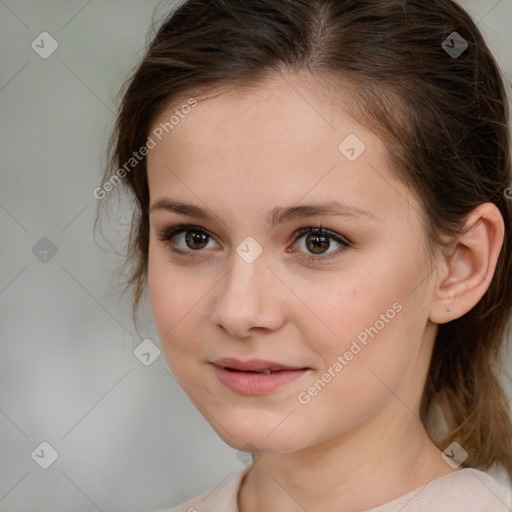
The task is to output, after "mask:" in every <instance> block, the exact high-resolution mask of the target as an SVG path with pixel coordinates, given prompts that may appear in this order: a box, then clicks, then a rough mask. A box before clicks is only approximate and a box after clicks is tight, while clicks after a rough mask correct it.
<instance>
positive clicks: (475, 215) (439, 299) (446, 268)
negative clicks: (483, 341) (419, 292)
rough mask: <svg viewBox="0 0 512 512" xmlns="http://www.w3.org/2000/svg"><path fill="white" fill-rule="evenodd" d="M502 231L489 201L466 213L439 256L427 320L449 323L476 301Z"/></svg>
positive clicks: (488, 275)
mask: <svg viewBox="0 0 512 512" xmlns="http://www.w3.org/2000/svg"><path fill="white" fill-rule="evenodd" d="M504 233H505V227H504V222H503V217H502V215H501V213H500V211H499V209H498V208H497V207H496V205H494V204H493V203H484V204H481V205H479V206H477V207H476V208H475V209H474V210H473V211H472V212H471V213H470V214H469V215H468V217H467V220H466V223H465V225H464V229H463V232H462V234H461V235H459V236H458V237H457V239H456V240H455V242H454V243H453V245H452V246H451V250H450V251H446V252H441V255H440V256H439V258H440V260H439V261H438V268H439V269H440V271H439V272H438V276H439V279H438V282H437V283H436V288H435V290H434V291H433V293H434V296H433V301H432V306H431V311H430V315H429V319H430V321H432V322H434V323H437V324H443V323H446V322H450V321H451V320H455V319H456V318H460V317H461V316H463V315H465V314H466V313H467V312H468V311H470V310H471V309H472V308H473V307H474V306H475V305H476V304H478V302H479V301H480V299H481V298H482V297H483V295H484V294H485V292H486V291H487V289H488V288H489V285H490V284H491V281H492V278H493V276H494V271H495V269H496V263H497V261H498V257H499V254H500V251H501V247H502V245H503V237H504Z"/></svg>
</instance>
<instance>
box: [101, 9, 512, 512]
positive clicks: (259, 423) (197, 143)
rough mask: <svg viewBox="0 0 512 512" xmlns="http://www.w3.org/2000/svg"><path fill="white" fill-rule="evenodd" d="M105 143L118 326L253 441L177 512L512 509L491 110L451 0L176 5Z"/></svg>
mask: <svg viewBox="0 0 512 512" xmlns="http://www.w3.org/2000/svg"><path fill="white" fill-rule="evenodd" d="M110 148H111V158H112V159H111V166H110V168H109V169H108V171H107V173H106V175H105V181H104V183H103V186H102V187H101V188H100V189H98V190H97V196H98V197H103V196H105V195H107V193H110V192H111V191H112V189H114V188H115V189H116V190H128V191H129V192H130V193H131V194H132V198H133V199H134V205H135V210H134V217H133V225H132V231H131V236H130V240H129V247H130V252H129V254H128V260H127V261H128V263H129V264H130V265H131V267H130V269H131V274H130V277H129V279H128V284H129V285H130V286H132V287H133V292H134V313H135V312H136V310H137V305H138V304H139V302H140V300H141V298H142V296H143V293H144V290H145V287H146V285H147V288H148V291H149V298H150V301H151V305H152V308H153V312H154V318H155V321H156V325H157V329H158V332H159V336H160V342H161V346H162V349H163V351H164V353H165V357H166V359H167V362H168V364H169V366H170V368H171V369H172V371H173V373H174V375H175V376H176V378H177V380H178V381H179V382H180V384H181V386H182V387H183V389H184V391H185V392H186V393H187V395H188V396H189V397H190V399H191V400H192V401H193V403H194V404H195V405H196V406H197V408H198V409H199V411H200V412H201V413H202V414H203V415H204V417H205V418H206V419H207V420H208V421H209V423H210V424H211V426H212V428H214V429H215V431H216V432H217V433H218V435H219V436H220V437H221V438H222V439H223V440H224V441H225V442H226V443H228V444H229V445H231V446H232V447H233V448H235V449H237V450H241V451H245V452H252V453H253V460H252V463H251V464H250V465H249V466H247V467H246V468H245V469H244V470H242V471H240V472H238V473H237V474H234V475H231V476H229V478H227V479H226V480H225V481H224V482H223V483H222V484H221V485H220V486H219V487H218V488H216V489H214V490H210V491H207V492H205V493H204V494H202V495H201V496H199V497H197V498H193V499H191V500H189V501H187V502H186V503H183V504H181V505H180V506H178V507H177V508H175V509H173V510H179V511H199V512H202V511H205V512H206V511H208V512H267V511H272V512H295V511H297V512H298V511H304V510H306V511H308V512H313V511H329V512H330V511H337V512H361V511H370V510H371V511H373V512H377V511H378V512H391V511H396V512H398V511H403V512H405V511H416V512H418V511H427V510H428V511H429V512H432V511H439V512H448V511H450V512H453V511H461V512H462V511H463V512H477V511H478V512H504V511H508V510H510V508H509V507H510V506H511V503H510V501H509V500H510V496H509V494H508V493H507V489H506V488H505V487H504V486H502V485H500V484H498V482H497V481H496V480H495V479H494V478H493V477H492V476H491V475H490V474H488V473H487V472H485V470H486V469H488V468H489V467H490V466H491V465H494V467H501V468H502V469H503V470H505V471H507V472H508V474H510V472H511V469H512V446H511V421H510V415H509V407H508V404H507V400H506V397H505V394H504V392H503V389H502V386H501V384H500V380H499V374H498V371H499V364H498V363H499V349H500V347H501V345H502V344H503V343H505V342H506V340H507V333H508V331H507V329H508V328H509V326H510V313H511V304H512V280H511V270H512V257H511V256H512V254H511V250H512V208H511V206H512V205H511V199H510V197H512V188H510V187H511V159H510V145H509V127H508V111H507V99H506V95H505V91H504V85H503V80H502V78H501V76H500V72H499V70H498V67H497V65H496V62H495V60H494V58H493V56H492V55H491V53H490V51H489V49H488V47H487V46H486V44H485V42H484V40H483V38H482V35H481V33H480V32H479V30H478V28H477V27H476V25H475V23H474V22H473V21H472V20H471V19H470V17H469V16H468V14H467V13H466V12H465V11H464V10H463V9H462V8H461V7H459V6H458V5H457V4H456V3H454V2H453V1H451V0H437V1H436V2H424V1H423V0H250V1H248V0H189V1H186V2H184V3H182V4H181V5H180V6H179V7H178V8H176V9H175V10H174V11H173V12H172V13H170V14H169V16H168V17H167V19H165V20H164V21H163V23H162V25H161V27H160V29H159V30H158V32H157V33H156V35H155V37H154V39H153V40H152V42H151V44H150V45H149V48H148V50H147V53H146V55H145V56H144V58H143V60H142V62H141V63H140V65H139V66H138V67H137V69H136V70H135V72H134V73H133V75H132V76H131V77H130V79H129V80H128V82H127V83H126V88H125V89H124V91H123V98H122V103H121V106H120V112H119V115H118V118H117V124H116V127H115V130H114V133H113V135H112V139H111V146H110ZM118 183H121V184H118ZM102 204H103V203H102Z"/></svg>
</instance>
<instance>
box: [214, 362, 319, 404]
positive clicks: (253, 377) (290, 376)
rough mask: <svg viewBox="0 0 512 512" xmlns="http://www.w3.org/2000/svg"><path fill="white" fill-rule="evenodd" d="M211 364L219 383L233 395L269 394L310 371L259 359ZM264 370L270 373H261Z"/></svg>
mask: <svg viewBox="0 0 512 512" xmlns="http://www.w3.org/2000/svg"><path fill="white" fill-rule="evenodd" d="M212 364H213V365H214V368H215V372H216V374H217V377H218V379H219V381H220V382H221V383H222V384H223V385H224V386H226V387H227V388H228V389H230V390H231V391H233V392H234V393H238V394H241V395H263V394H265V393H271V392H272V391H275V390H277V389H279V388H281V387H283V386H285V385H287V384H290V383H291V382H293V381H295V380H296V379H298V378H299V377H301V376H302V375H304V374H305V373H306V372H308V371H309V370H310V369H311V368H306V367H300V366H289V365H284V364H281V363H276V362H272V361H263V360H261V359H251V360H249V361H240V360H238V359H233V358H225V359H219V360H217V361H214V362H213V363H212ZM265 370H266V371H267V372H268V371H270V372H271V373H261V372H263V371H265ZM256 372H260V373H256Z"/></svg>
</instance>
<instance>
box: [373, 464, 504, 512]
mask: <svg viewBox="0 0 512 512" xmlns="http://www.w3.org/2000/svg"><path fill="white" fill-rule="evenodd" d="M511 506H512V491H511V490H510V488H508V487H505V486H504V485H502V484H500V483H499V482H498V481H497V480H495V479H494V478H493V477H492V476H491V475H490V474H488V473H485V472H483V471H479V470H477V469H472V468H466V469H461V470H459V471H456V472H454V473H451V474H449V475H446V476H444V477H442V478H439V479H437V480H433V481H432V482H429V483H428V484H426V485H424V486H423V487H420V488H419V489H416V490H414V491H412V492H410V493H408V494H406V495H405V496H402V497H400V498H398V499H396V500H393V501H391V502H389V503H386V504H385V505H382V506H380V507H377V508H374V509H372V510H370V511H369V512H395V511H399V510H400V511H403V512H432V511H436V512H491V511H492V512H509V511H510V510H511V509H510V507H511Z"/></svg>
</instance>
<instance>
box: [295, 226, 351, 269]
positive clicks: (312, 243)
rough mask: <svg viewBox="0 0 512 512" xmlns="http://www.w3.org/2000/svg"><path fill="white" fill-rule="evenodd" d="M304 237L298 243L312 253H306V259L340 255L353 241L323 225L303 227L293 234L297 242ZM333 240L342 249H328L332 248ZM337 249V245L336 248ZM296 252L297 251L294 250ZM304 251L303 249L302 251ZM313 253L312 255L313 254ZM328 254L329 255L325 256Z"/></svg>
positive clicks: (312, 259)
mask: <svg viewBox="0 0 512 512" xmlns="http://www.w3.org/2000/svg"><path fill="white" fill-rule="evenodd" d="M305 235H307V236H305ZM301 238H304V240H302V242H301V243H299V244H298V245H299V246H300V247H302V248H304V249H305V250H306V251H310V254H306V256H305V257H304V259H307V260H310V261H320V260H324V261H325V260H328V259H331V258H333V257H336V256H339V254H340V252H343V251H344V250H345V249H347V248H349V247H352V243H351V242H350V241H349V240H347V239H346V238H345V237H343V236H341V235H340V234H338V233H336V232H334V231H330V230H328V229H325V228H323V227H322V226H319V227H313V226H309V227H307V228H301V229H299V230H298V231H296V232H295V233H294V234H293V235H292V239H293V240H295V243H297V241H298V240H300V239H301ZM331 241H334V242H335V243H336V244H338V246H340V247H341V250H332V251H328V249H330V248H331V245H332V244H331ZM334 249H336V247H335V248H334ZM292 252H296V251H292ZM301 252H302V251H301ZM311 254H312V255H311ZM326 254H328V256H325V255H326Z"/></svg>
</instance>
